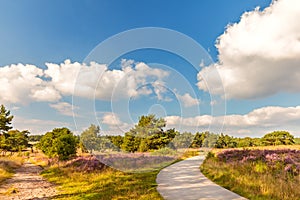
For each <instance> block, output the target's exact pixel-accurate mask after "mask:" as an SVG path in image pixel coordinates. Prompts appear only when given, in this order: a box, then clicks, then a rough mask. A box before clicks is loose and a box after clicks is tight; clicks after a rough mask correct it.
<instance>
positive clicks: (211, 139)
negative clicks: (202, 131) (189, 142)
mask: <svg viewBox="0 0 300 200" xmlns="http://www.w3.org/2000/svg"><path fill="white" fill-rule="evenodd" d="M217 140H218V135H217V134H214V133H209V132H207V133H206V136H205V139H204V140H203V145H202V147H209V148H212V147H215V146H216V143H217Z"/></svg>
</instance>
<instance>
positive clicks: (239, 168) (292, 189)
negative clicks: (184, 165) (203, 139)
mask: <svg viewBox="0 0 300 200" xmlns="http://www.w3.org/2000/svg"><path fill="white" fill-rule="evenodd" d="M297 148H298V147H297ZM270 149H274V147H271V148H270ZM218 153H220V152H219V151H218ZM200 169H201V172H202V173H203V174H204V175H205V176H206V177H208V178H209V179H211V180H212V181H214V182H215V183H217V184H219V185H221V186H223V187H225V188H227V189H229V190H231V191H233V192H235V193H238V194H240V195H241V196H244V197H246V198H248V199H254V200H285V199H286V200H296V199H297V200H299V199H300V190H299V185H300V175H296V176H291V175H289V174H287V173H286V172H284V171H275V170H274V169H273V168H270V167H269V166H267V164H266V163H265V162H263V161H253V162H247V163H240V162H230V163H226V162H224V161H221V160H219V159H218V158H217V157H216V156H215V154H213V153H212V154H209V156H208V157H207V158H206V160H205V161H204V162H203V164H202V165H201V167H200Z"/></svg>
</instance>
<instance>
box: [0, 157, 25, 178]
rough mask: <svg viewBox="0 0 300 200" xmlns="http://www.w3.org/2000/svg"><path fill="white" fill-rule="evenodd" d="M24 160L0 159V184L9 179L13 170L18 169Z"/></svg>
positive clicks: (13, 158) (17, 158) (20, 158)
mask: <svg viewBox="0 0 300 200" xmlns="http://www.w3.org/2000/svg"><path fill="white" fill-rule="evenodd" d="M23 161H24V159H23V158H22V157H18V156H10V157H8V156H5V157H0V184H1V183H3V182H4V181H5V180H6V179H8V178H11V177H12V176H13V174H14V170H15V169H17V168H18V167H20V166H21V165H22V163H23Z"/></svg>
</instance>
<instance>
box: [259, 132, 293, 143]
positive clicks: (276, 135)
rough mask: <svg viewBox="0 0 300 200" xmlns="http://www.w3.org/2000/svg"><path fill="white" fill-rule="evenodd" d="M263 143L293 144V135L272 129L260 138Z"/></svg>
mask: <svg viewBox="0 0 300 200" xmlns="http://www.w3.org/2000/svg"><path fill="white" fill-rule="evenodd" d="M262 142H263V144H264V145H290V144H294V143H295V141H294V136H293V135H291V134H290V133H289V132H287V131H274V132H272V133H268V134H266V135H265V136H264V137H263V138H262Z"/></svg>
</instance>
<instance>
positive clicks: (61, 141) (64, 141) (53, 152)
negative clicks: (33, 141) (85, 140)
mask: <svg viewBox="0 0 300 200" xmlns="http://www.w3.org/2000/svg"><path fill="white" fill-rule="evenodd" d="M76 146H77V139H76V136H74V135H73V133H72V132H71V131H70V130H69V129H67V128H56V129H53V130H52V131H51V132H47V133H46V134H45V135H44V136H43V137H42V138H41V140H40V142H39V144H38V148H40V149H41V150H42V151H43V153H45V154H46V155H47V156H49V157H50V158H53V157H57V158H58V159H59V160H67V159H69V158H70V157H71V156H73V155H75V154H76Z"/></svg>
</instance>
